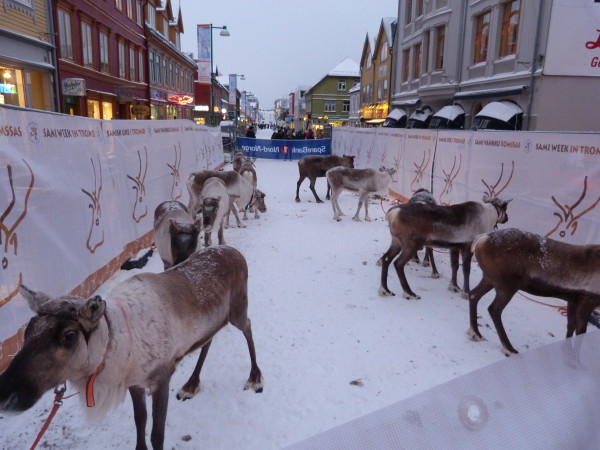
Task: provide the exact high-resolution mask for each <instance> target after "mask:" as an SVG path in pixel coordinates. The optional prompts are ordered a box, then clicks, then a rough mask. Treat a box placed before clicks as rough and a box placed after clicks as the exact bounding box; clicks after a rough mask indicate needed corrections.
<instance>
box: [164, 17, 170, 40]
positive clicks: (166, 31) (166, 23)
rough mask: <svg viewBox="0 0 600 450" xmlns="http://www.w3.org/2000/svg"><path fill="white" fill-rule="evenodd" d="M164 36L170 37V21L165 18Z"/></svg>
mask: <svg viewBox="0 0 600 450" xmlns="http://www.w3.org/2000/svg"><path fill="white" fill-rule="evenodd" d="M163 36H164V37H166V38H167V39H169V21H168V20H167V19H165V18H163Z"/></svg>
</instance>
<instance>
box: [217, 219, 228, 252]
mask: <svg viewBox="0 0 600 450" xmlns="http://www.w3.org/2000/svg"><path fill="white" fill-rule="evenodd" d="M224 219H225V217H223V219H221V224H220V225H219V234H218V236H219V245H227V242H225V236H223V220H224Z"/></svg>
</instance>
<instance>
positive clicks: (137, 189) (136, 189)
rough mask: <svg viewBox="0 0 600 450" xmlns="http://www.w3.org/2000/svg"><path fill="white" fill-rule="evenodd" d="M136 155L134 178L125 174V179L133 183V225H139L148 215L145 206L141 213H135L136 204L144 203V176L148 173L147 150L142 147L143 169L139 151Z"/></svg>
mask: <svg viewBox="0 0 600 450" xmlns="http://www.w3.org/2000/svg"><path fill="white" fill-rule="evenodd" d="M137 154H138V160H139V168H138V174H137V175H136V176H131V175H129V174H127V178H129V179H130V180H131V181H133V186H132V187H131V189H132V190H133V193H134V197H133V212H132V217H133V220H134V221H135V223H140V220H142V219H143V218H144V217H146V216H147V215H148V206H147V205H146V206H145V209H144V212H143V213H139V212H137V207H138V204H140V205H141V204H142V203H144V197H145V196H146V174H147V172H148V150H147V149H146V147H144V155H145V158H144V167H143V168H142V155H141V153H140V151H139V150H138V152H137ZM142 171H143V173H142Z"/></svg>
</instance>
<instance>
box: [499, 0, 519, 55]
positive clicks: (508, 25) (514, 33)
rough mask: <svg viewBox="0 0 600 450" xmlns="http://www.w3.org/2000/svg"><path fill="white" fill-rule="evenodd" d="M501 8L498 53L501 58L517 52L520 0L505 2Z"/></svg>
mask: <svg viewBox="0 0 600 450" xmlns="http://www.w3.org/2000/svg"><path fill="white" fill-rule="evenodd" d="M503 8H504V10H503V13H502V33H501V37H500V54H499V56H500V57H501V58H503V57H505V56H509V55H514V54H516V53H517V39H518V37H519V21H520V16H521V0H513V1H510V2H507V3H505V4H504V6H503Z"/></svg>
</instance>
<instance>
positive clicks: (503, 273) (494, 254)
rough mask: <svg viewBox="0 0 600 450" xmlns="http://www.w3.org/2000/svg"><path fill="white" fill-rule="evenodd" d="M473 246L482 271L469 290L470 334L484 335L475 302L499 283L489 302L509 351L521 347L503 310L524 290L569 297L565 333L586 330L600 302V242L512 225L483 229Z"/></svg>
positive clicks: (479, 338) (564, 297)
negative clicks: (567, 240)
mask: <svg viewBox="0 0 600 450" xmlns="http://www.w3.org/2000/svg"><path fill="white" fill-rule="evenodd" d="M472 250H473V252H474V254H475V257H476V258H477V262H478V263H479V267H480V268H481V272H482V275H483V277H482V279H481V282H480V283H479V284H478V285H477V286H476V287H475V288H474V289H473V290H472V291H471V293H470V294H469V318H470V328H469V331H468V334H469V336H470V337H471V338H472V339H473V340H475V341H481V340H483V337H482V336H481V333H480V332H479V328H478V325H477V304H478V303H479V300H480V299H481V297H483V296H484V295H485V294H487V293H488V292H490V291H491V290H492V289H495V291H496V296H495V297H494V300H493V301H492V303H491V304H490V306H489V307H488V311H489V313H490V316H491V317H492V321H493V322H494V326H495V327H496V331H497V333H498V337H499V338H500V342H501V343H502V352H503V353H504V354H505V355H506V356H510V355H512V354H515V353H518V352H517V351H516V350H515V348H514V347H513V346H512V344H511V343H510V340H509V339H508V336H507V334H506V330H505V329H504V326H503V324H502V311H503V310H504V308H505V307H506V305H507V304H508V302H510V300H511V299H512V298H513V296H514V295H515V294H516V293H517V291H519V290H521V291H524V292H528V293H530V294H533V295H538V296H542V297H555V298H560V299H563V300H565V301H566V302H567V337H571V336H573V333H577V334H582V333H585V332H586V329H587V322H588V319H589V317H590V314H591V313H592V311H593V310H594V308H596V307H598V306H600V278H599V277H598V273H599V272H600V245H573V244H567V243H564V242H560V241H555V240H554V239H549V238H546V237H543V236H539V235H537V234H533V233H528V232H526V231H521V230H517V229H515V228H508V229H505V230H497V231H493V232H491V233H486V234H482V235H481V236H479V237H477V239H475V241H474V242H473V246H472Z"/></svg>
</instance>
